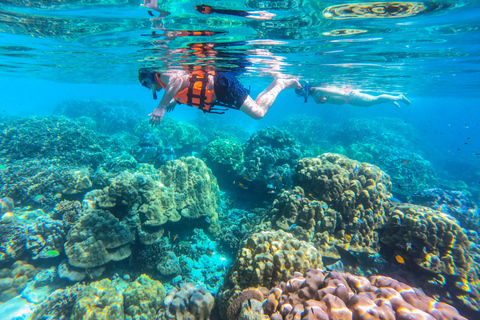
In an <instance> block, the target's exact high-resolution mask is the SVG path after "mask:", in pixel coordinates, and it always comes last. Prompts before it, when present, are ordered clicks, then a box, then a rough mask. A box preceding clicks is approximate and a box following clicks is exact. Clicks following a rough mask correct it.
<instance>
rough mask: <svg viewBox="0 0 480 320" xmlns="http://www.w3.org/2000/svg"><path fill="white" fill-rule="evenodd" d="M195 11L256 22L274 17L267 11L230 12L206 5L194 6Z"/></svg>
mask: <svg viewBox="0 0 480 320" xmlns="http://www.w3.org/2000/svg"><path fill="white" fill-rule="evenodd" d="M195 9H196V10H197V11H198V12H200V13H203V14H210V13H220V14H229V15H231V16H238V17H245V18H249V19H257V20H270V19H272V18H273V17H275V16H276V15H275V14H273V13H270V12H268V11H244V10H230V9H218V8H214V7H212V6H207V5H204V4H202V5H200V6H195Z"/></svg>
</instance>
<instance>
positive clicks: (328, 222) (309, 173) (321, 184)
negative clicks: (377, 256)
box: [274, 153, 391, 252]
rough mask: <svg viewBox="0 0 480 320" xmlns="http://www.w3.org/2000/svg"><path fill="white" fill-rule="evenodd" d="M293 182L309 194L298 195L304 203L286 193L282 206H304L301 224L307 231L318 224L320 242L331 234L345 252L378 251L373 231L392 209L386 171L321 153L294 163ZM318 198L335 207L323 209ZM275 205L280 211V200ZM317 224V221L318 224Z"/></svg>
mask: <svg viewBox="0 0 480 320" xmlns="http://www.w3.org/2000/svg"><path fill="white" fill-rule="evenodd" d="M294 182H295V185H298V186H300V187H301V188H303V190H304V193H305V194H307V195H308V196H307V197H303V196H301V195H300V198H301V200H302V201H300V199H299V198H298V196H295V197H288V198H287V199H284V201H283V202H284V203H285V204H284V205H283V207H285V206H288V208H290V207H295V208H296V210H297V211H299V210H300V211H303V210H307V212H306V214H304V216H301V218H302V219H303V220H305V221H303V220H302V224H304V225H305V226H306V228H307V230H309V233H310V235H311V233H312V232H313V230H312V229H313V228H314V225H315V224H316V225H317V227H316V228H318V229H319V230H318V232H317V231H316V230H315V231H316V232H317V233H316V238H317V239H316V240H315V241H316V242H319V241H320V243H319V244H318V245H320V246H330V245H331V240H332V239H331V237H335V238H336V239H337V241H335V242H337V244H339V245H341V246H343V247H345V248H347V247H348V249H349V250H356V251H370V252H377V251H378V237H377V233H376V232H375V231H374V230H375V229H376V228H378V227H379V226H382V225H383V224H384V223H385V221H386V218H387V216H388V212H389V208H390V202H389V198H390V197H391V194H390V188H391V183H390V179H389V177H388V175H387V174H385V173H384V172H383V171H381V170H380V169H379V168H378V167H376V166H374V165H370V164H368V163H360V162H358V161H355V160H350V159H348V158H347V157H345V156H342V155H339V154H333V153H325V154H323V155H321V156H320V157H318V158H304V159H302V160H300V161H298V164H297V168H296V173H295V176H294ZM297 190H299V189H297ZM305 198H308V199H305ZM296 199H298V201H297V203H296V204H295V201H296ZM312 199H313V201H312ZM292 200H293V201H292ZM281 201H282V198H280V200H279V202H281ZM321 201H323V202H325V203H326V205H327V206H328V208H329V209H332V210H333V211H332V210H324V209H326V206H325V205H324V204H321ZM291 202H293V203H291ZM290 203H291V204H290ZM322 206H323V208H322ZM275 209H278V210H283V209H282V204H281V203H277V207H276V208H275V207H274V210H275ZM312 210H313V211H312ZM286 211H287V212H288V209H287V210H286ZM334 211H335V212H334ZM337 213H338V214H337ZM274 214H275V215H277V216H278V214H276V213H275V212H274ZM289 214H290V213H289ZM290 215H291V214H290ZM314 216H315V217H314ZM278 219H279V218H278V217H277V218H276V220H277V221H278ZM307 219H308V221H307ZM312 219H313V220H312ZM322 219H323V220H322ZM318 222H321V225H320V227H318ZM325 231H326V232H327V233H325ZM338 240H340V241H341V242H340V243H338Z"/></svg>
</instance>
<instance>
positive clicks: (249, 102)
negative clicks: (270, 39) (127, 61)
mask: <svg viewBox="0 0 480 320" xmlns="http://www.w3.org/2000/svg"><path fill="white" fill-rule="evenodd" d="M138 80H139V81H140V83H141V84H142V86H144V87H146V88H148V89H150V90H152V93H153V98H154V99H156V98H157V94H156V93H157V91H160V90H162V89H164V90H165V92H164V94H163V97H162V99H161V100H160V103H159V104H158V107H157V108H155V110H153V112H152V113H151V114H150V115H149V116H150V123H151V124H153V125H157V124H159V123H160V122H161V121H162V118H163V116H164V114H165V111H171V110H173V109H174V108H175V106H176V105H177V104H186V105H189V106H193V107H196V108H198V109H200V110H203V111H204V112H210V113H224V112H225V110H228V109H236V110H240V111H243V112H244V113H246V114H247V115H249V116H250V117H252V118H253V119H261V118H263V116H265V114H266V113H267V112H268V109H269V108H270V107H271V106H272V104H273V102H274V101H275V99H276V98H277V96H278V94H279V93H280V92H282V91H283V90H284V89H287V88H292V89H301V88H302V86H301V85H300V84H299V83H298V81H297V80H296V79H275V80H273V82H272V83H271V84H270V85H269V86H268V87H267V88H266V89H265V90H263V91H262V92H261V93H260V94H259V95H258V97H257V98H256V99H255V100H253V99H252V98H251V97H250V95H249V91H248V90H246V89H245V87H244V86H243V85H242V84H241V83H240V82H239V81H238V79H237V78H236V77H235V75H233V74H232V73H230V72H217V71H204V70H199V71H190V72H188V73H187V72H185V71H180V70H177V71H167V72H162V73H159V72H155V71H151V70H148V69H140V70H139V75H138ZM218 107H223V109H218Z"/></svg>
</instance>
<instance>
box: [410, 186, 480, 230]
mask: <svg viewBox="0 0 480 320" xmlns="http://www.w3.org/2000/svg"><path fill="white" fill-rule="evenodd" d="M409 202H410V203H413V204H417V205H422V206H426V207H430V208H432V209H434V210H436V211H441V212H445V213H448V214H449V215H451V216H453V217H454V218H455V219H457V220H458V221H459V222H460V225H461V226H462V227H463V228H466V229H470V230H475V231H477V232H480V211H479V209H478V207H477V205H476V204H475V203H474V202H473V201H472V200H471V199H470V197H469V196H468V195H467V194H466V193H465V192H461V191H451V190H443V189H439V188H435V189H428V190H423V191H420V192H417V193H415V194H413V195H411V196H410V197H409Z"/></svg>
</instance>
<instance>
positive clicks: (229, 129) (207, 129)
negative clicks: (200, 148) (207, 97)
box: [193, 115, 250, 143]
mask: <svg viewBox="0 0 480 320" xmlns="http://www.w3.org/2000/svg"><path fill="white" fill-rule="evenodd" d="M193 124H194V125H195V127H197V128H198V129H199V130H200V132H201V133H202V135H203V136H205V137H206V138H207V140H208V141H210V142H211V141H214V140H216V139H225V140H230V141H235V142H236V143H244V142H245V141H247V139H248V138H250V134H249V133H248V132H247V131H246V130H245V128H244V127H243V126H237V125H233V124H231V123H229V122H226V123H223V122H222V117H208V116H205V115H201V116H199V117H197V118H196V119H195V120H194V122H193Z"/></svg>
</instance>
